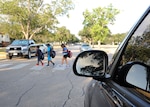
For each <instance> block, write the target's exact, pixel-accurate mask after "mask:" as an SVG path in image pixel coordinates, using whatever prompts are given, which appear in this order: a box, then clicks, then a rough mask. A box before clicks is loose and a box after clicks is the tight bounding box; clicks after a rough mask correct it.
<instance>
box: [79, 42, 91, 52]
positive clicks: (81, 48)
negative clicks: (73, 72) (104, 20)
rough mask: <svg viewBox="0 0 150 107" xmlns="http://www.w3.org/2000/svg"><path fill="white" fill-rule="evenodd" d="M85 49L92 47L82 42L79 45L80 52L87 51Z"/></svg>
mask: <svg viewBox="0 0 150 107" xmlns="http://www.w3.org/2000/svg"><path fill="white" fill-rule="evenodd" d="M87 50H92V47H91V46H90V45H89V44H87V43H84V44H82V45H81V47H80V52H83V51H87Z"/></svg>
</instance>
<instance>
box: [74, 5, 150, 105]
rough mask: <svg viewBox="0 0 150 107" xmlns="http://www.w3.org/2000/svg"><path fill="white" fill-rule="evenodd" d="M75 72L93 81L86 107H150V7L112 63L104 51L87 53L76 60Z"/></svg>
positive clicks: (86, 94) (89, 87)
mask: <svg viewBox="0 0 150 107" xmlns="http://www.w3.org/2000/svg"><path fill="white" fill-rule="evenodd" d="M130 17H132V16H130ZM73 71H74V73H75V74H76V75H78V76H84V77H92V78H93V79H92V80H91V82H90V83H89V85H88V87H87V90H86V93H85V100H84V107H150V7H148V9H147V10H146V11H145V13H144V14H143V15H142V16H141V17H140V19H139V20H138V21H137V23H136V24H135V25H134V26H133V27H132V29H131V30H130V31H129V33H128V34H127V36H126V37H125V39H124V40H123V42H122V43H121V44H120V45H119V47H118V48H117V50H116V52H115V53H114V56H113V58H112V60H111V61H110V62H108V55H107V54H106V53H105V52H104V51H100V50H89V51H84V52H82V53H80V54H78V56H77V57H76V59H75V61H74V63H73Z"/></svg>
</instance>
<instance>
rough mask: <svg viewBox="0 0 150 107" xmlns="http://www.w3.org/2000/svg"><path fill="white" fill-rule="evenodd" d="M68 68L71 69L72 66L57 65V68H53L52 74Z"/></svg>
mask: <svg viewBox="0 0 150 107" xmlns="http://www.w3.org/2000/svg"><path fill="white" fill-rule="evenodd" d="M66 68H70V66H68V65H67V66H66V65H61V64H57V65H55V67H54V68H53V70H52V72H55V71H56V70H62V71H63V70H65V69H66Z"/></svg>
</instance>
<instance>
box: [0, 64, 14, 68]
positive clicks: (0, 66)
mask: <svg viewBox="0 0 150 107" xmlns="http://www.w3.org/2000/svg"><path fill="white" fill-rule="evenodd" d="M9 65H12V64H2V65H0V68H2V67H6V66H9Z"/></svg>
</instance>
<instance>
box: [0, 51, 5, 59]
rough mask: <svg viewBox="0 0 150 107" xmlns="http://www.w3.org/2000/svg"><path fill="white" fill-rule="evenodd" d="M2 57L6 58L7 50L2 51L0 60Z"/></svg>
mask: <svg viewBox="0 0 150 107" xmlns="http://www.w3.org/2000/svg"><path fill="white" fill-rule="evenodd" d="M1 59H6V53H5V52H0V60H1Z"/></svg>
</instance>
